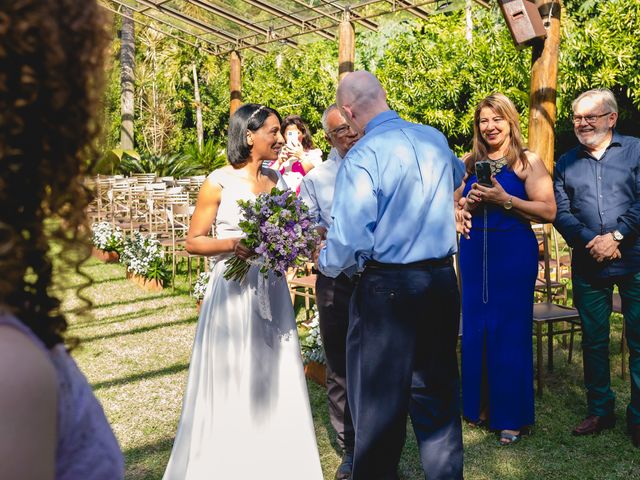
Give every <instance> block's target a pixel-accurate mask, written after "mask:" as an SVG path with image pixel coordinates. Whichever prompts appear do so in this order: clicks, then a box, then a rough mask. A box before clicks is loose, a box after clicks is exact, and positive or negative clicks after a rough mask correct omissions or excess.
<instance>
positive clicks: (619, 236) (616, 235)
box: [611, 230, 624, 242]
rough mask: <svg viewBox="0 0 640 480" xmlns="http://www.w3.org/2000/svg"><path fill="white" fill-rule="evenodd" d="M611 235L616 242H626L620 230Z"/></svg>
mask: <svg viewBox="0 0 640 480" xmlns="http://www.w3.org/2000/svg"><path fill="white" fill-rule="evenodd" d="M611 235H613V239H614V240H615V241H616V242H621V241H622V240H624V235H622V234H621V233H620V231H618V230H614V231H613V232H611Z"/></svg>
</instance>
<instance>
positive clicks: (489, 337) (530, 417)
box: [460, 166, 538, 430]
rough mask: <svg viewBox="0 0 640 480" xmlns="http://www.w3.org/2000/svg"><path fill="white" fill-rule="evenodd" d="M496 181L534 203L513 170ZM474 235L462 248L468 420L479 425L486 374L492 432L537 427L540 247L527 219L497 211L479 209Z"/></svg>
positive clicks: (464, 388) (504, 171)
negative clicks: (536, 311)
mask: <svg viewBox="0 0 640 480" xmlns="http://www.w3.org/2000/svg"><path fill="white" fill-rule="evenodd" d="M496 179H497V181H498V182H499V183H500V184H501V185H502V187H503V188H504V189H505V191H506V192H507V193H509V194H510V195H512V196H513V197H519V198H522V199H525V200H528V197H527V194H526V191H525V188H524V183H523V181H522V180H520V179H519V178H518V177H517V176H516V174H515V173H514V172H513V171H511V170H510V169H509V168H508V167H506V166H505V167H503V168H502V169H501V171H500V172H499V173H497V174H496ZM476 181H477V178H476V176H475V175H472V176H470V177H469V178H468V180H467V182H466V187H465V189H464V194H465V195H466V194H467V193H468V191H469V190H470V188H471V185H472V184H473V183H475V182H476ZM485 209H486V211H485ZM485 226H486V228H485ZM470 236H471V238H470V239H469V240H466V239H464V238H462V239H461V241H460V273H461V279H462V398H463V411H464V416H465V417H466V418H467V419H469V420H471V421H477V420H478V418H479V415H480V410H481V408H482V398H481V384H482V378H483V374H484V375H486V381H487V386H488V391H487V400H488V405H489V412H488V413H489V427H490V428H491V429H496V430H504V429H510V430H519V429H520V428H521V427H523V426H525V425H532V424H533V423H534V397H533V351H532V340H531V333H532V327H533V325H532V323H533V289H534V286H535V279H536V275H537V270H538V245H537V241H536V238H535V235H534V233H533V231H532V230H531V225H530V223H529V222H528V221H527V220H524V219H522V218H521V217H519V216H517V215H516V214H514V213H513V212H510V211H508V210H505V209H504V208H503V207H502V206H497V205H487V206H486V207H483V206H480V207H478V208H477V209H476V211H475V212H474V215H473V226H472V228H471V233H470ZM483 365H486V367H485V370H484V372H483Z"/></svg>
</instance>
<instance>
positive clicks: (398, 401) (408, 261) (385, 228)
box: [318, 72, 464, 480]
mask: <svg viewBox="0 0 640 480" xmlns="http://www.w3.org/2000/svg"><path fill="white" fill-rule="evenodd" d="M337 104H338V106H339V107H340V109H341V111H342V113H343V115H344V116H345V118H346V119H347V121H348V122H349V124H350V125H351V126H352V128H353V129H354V130H356V131H358V132H363V133H364V136H363V138H362V139H360V140H359V141H358V143H356V145H354V147H353V148H352V149H351V150H350V151H349V153H348V154H347V156H346V157H345V159H344V161H343V165H342V166H341V168H340V171H339V173H338V178H337V181H336V190H335V198H334V203H333V209H332V216H333V219H334V222H333V225H332V226H331V228H330V229H329V232H328V235H327V240H326V245H325V246H324V247H323V248H322V249H321V250H320V253H319V260H318V265H319V268H320V271H321V272H322V273H324V274H325V275H327V276H330V277H336V276H338V275H339V274H340V273H341V272H345V271H351V270H353V269H354V268H355V269H356V270H358V271H361V272H362V273H361V276H360V279H359V281H358V284H357V286H356V289H355V292H354V294H353V298H352V301H351V311H350V317H349V333H348V338H347V391H348V395H349V406H350V408H351V413H352V416H353V420H354V426H355V431H356V442H355V452H354V461H353V471H352V477H351V478H352V480H374V479H375V480H395V479H397V478H398V476H397V471H396V470H397V466H398V462H399V460H400V454H401V452H402V447H403V444H404V439H405V422H406V415H407V413H409V414H410V415H411V420H412V423H413V428H414V431H415V434H416V437H417V440H418V444H419V449H420V456H421V460H422V466H423V469H424V471H425V474H426V476H427V478H429V479H430V480H432V479H441V480H444V479H447V480H455V479H461V478H462V433H461V423H460V416H459V406H458V365H457V357H456V342H457V336H458V323H459V308H460V304H459V292H458V287H457V282H456V277H455V272H454V270H453V266H452V261H451V256H452V255H453V254H454V253H455V252H456V224H455V217H454V199H453V192H454V190H455V189H456V188H457V187H458V186H459V185H460V184H461V182H462V178H463V175H464V167H463V164H462V162H461V161H460V160H459V159H458V158H457V157H456V156H455V155H454V154H453V152H452V151H451V150H450V149H449V146H448V143H447V140H446V138H445V137H444V135H442V133H440V132H439V131H438V130H436V129H434V128H431V127H428V126H425V125H418V124H413V123H410V122H406V121H404V120H402V119H401V118H400V117H399V116H398V114H397V113H396V112H394V111H391V110H390V109H389V107H388V105H387V102H386V93H385V91H384V90H383V88H382V86H381V85H380V83H379V81H378V80H377V78H376V77H375V76H373V75H372V74H370V73H368V72H353V73H350V74H348V75H347V76H346V77H345V78H344V79H343V80H342V82H340V85H339V87H338V92H337Z"/></svg>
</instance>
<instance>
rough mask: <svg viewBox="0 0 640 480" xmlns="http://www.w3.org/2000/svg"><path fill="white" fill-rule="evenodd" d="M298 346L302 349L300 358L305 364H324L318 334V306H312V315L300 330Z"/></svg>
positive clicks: (320, 339) (322, 348) (320, 340)
mask: <svg viewBox="0 0 640 480" xmlns="http://www.w3.org/2000/svg"><path fill="white" fill-rule="evenodd" d="M300 348H301V350H302V360H303V362H304V363H305V364H307V363H309V362H318V363H321V364H323V365H324V364H325V363H326V360H325V357H324V347H323V345H322V337H321V336H320V314H319V313H318V307H316V306H315V305H314V306H313V317H312V318H311V321H310V322H309V324H308V326H307V327H306V328H305V329H304V330H302V332H300Z"/></svg>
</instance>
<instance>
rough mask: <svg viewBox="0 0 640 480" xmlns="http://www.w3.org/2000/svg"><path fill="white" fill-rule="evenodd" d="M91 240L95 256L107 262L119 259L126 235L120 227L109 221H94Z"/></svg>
mask: <svg viewBox="0 0 640 480" xmlns="http://www.w3.org/2000/svg"><path fill="white" fill-rule="evenodd" d="M91 241H92V242H93V251H92V253H93V256H94V257H97V258H99V259H100V260H102V261H104V262H107V263H115V262H117V261H118V259H119V257H120V254H121V253H122V249H123V247H124V235H123V234H122V229H120V227H117V226H114V225H111V224H110V223H109V222H99V223H94V224H93V225H91Z"/></svg>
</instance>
